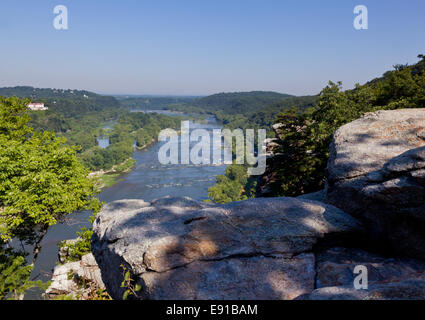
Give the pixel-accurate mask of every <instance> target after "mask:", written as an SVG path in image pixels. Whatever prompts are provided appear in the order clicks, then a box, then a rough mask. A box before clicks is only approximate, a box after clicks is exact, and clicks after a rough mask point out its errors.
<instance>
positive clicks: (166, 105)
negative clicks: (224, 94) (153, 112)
mask: <svg viewBox="0 0 425 320" xmlns="http://www.w3.org/2000/svg"><path fill="white" fill-rule="evenodd" d="M116 98H117V99H118V101H119V102H120V103H121V105H122V106H124V107H126V108H129V109H140V110H149V109H171V108H172V107H173V106H175V105H182V104H187V103H190V102H192V101H193V100H195V99H197V98H198V97H171V96H170V97H155V96H138V97H126V96H116Z"/></svg>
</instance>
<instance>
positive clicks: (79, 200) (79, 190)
mask: <svg viewBox="0 0 425 320" xmlns="http://www.w3.org/2000/svg"><path fill="white" fill-rule="evenodd" d="M26 103H27V101H25V100H19V99H17V98H13V97H12V98H3V97H0V120H1V121H0V249H1V251H0V259H1V260H2V261H3V262H2V268H4V270H5V271H4V274H7V273H8V272H11V274H10V276H9V277H7V278H6V279H3V278H1V279H0V287H2V288H3V289H2V290H3V293H2V296H6V295H7V294H9V293H11V291H10V290H12V289H11V286H12V285H16V287H15V288H14V289H13V292H14V296H16V294H15V292H16V293H17V294H21V291H25V289H27V288H28V287H30V286H33V285H34V283H32V282H29V281H28V277H29V274H30V272H31V268H32V266H25V257H26V255H23V254H19V255H15V254H14V253H13V252H11V251H10V250H7V249H4V247H5V246H6V244H7V242H8V241H10V240H11V239H17V240H21V241H24V242H25V243H27V244H28V245H31V246H32V247H33V248H34V250H33V263H34V261H35V260H36V258H37V255H38V253H39V251H40V249H41V245H40V244H41V241H42V239H43V237H44V235H45V234H46V233H47V230H48V228H49V227H50V226H52V225H54V224H56V223H57V222H58V221H60V220H61V219H62V218H64V217H65V216H66V215H67V214H69V213H72V212H74V211H77V210H83V209H90V210H93V211H94V212H97V211H98V210H99V209H100V206H101V205H100V202H99V201H98V200H97V199H96V198H94V195H95V192H96V188H95V186H94V184H93V182H92V181H91V180H90V179H88V178H87V175H88V170H87V169H85V168H84V166H83V165H82V164H81V163H80V162H79V161H78V160H77V157H76V152H77V148H76V147H70V146H68V145H66V144H65V139H64V138H57V137H56V136H55V135H54V134H53V133H51V132H42V133H41V132H35V131H34V130H33V129H32V128H30V127H29V126H27V123H28V121H29V120H30V118H29V117H28V115H27V113H26Z"/></svg>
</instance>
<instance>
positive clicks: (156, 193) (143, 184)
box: [25, 114, 226, 299]
mask: <svg viewBox="0 0 425 320" xmlns="http://www.w3.org/2000/svg"><path fill="white" fill-rule="evenodd" d="M180 116H181V114H180ZM198 128H202V129H207V130H208V131H211V132H212V130H213V129H217V128H220V126H219V125H217V123H216V122H215V120H214V119H213V118H209V119H207V121H206V123H202V124H201V123H197V122H191V124H190V129H191V130H192V129H198ZM195 143H196V142H195ZM162 144H163V142H162V143H161V142H160V143H156V144H154V145H152V146H150V147H148V148H146V149H144V150H141V151H135V153H134V155H133V158H134V159H135V160H136V164H135V166H134V168H133V170H132V171H131V172H129V173H127V174H124V175H123V176H122V177H121V178H120V180H121V181H120V182H118V183H117V184H115V185H114V186H112V187H110V188H106V189H104V190H103V191H102V193H101V194H99V196H98V197H99V199H100V200H101V201H102V202H105V203H108V202H111V201H115V200H121V199H143V200H146V201H152V200H154V199H157V198H160V197H164V196H188V197H191V198H193V199H195V200H199V201H202V200H205V199H208V188H209V187H211V186H213V185H214V184H215V181H216V179H215V177H216V176H217V175H219V174H224V171H225V169H226V167H225V166H214V165H162V164H161V163H159V161H158V151H159V149H160V147H161V145H162ZM179 145H180V142H179ZM211 154H212V152H211ZM89 216H90V212H78V213H77V212H76V213H72V214H70V215H69V217H68V218H67V221H65V222H63V223H59V224H57V225H55V226H52V227H51V228H50V229H49V231H48V233H47V235H46V236H45V238H44V240H43V242H42V251H41V252H40V254H39V256H38V259H37V262H36V264H35V266H34V270H33V272H32V278H33V277H38V278H37V279H41V280H43V281H47V280H50V279H51V275H52V271H53V268H54V267H55V265H56V264H57V261H58V246H57V243H58V242H59V241H61V240H65V239H74V238H76V232H77V231H78V230H79V229H80V227H81V226H87V227H91V225H90V224H89V223H88V218H89ZM25 298H26V299H40V298H41V292H39V290H31V291H30V292H29V293H28V294H27V295H26V297H25Z"/></svg>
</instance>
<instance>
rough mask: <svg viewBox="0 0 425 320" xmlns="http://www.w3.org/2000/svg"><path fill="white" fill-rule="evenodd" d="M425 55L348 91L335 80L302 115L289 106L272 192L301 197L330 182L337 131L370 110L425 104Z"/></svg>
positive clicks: (282, 117)
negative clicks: (327, 178)
mask: <svg viewBox="0 0 425 320" xmlns="http://www.w3.org/2000/svg"><path fill="white" fill-rule="evenodd" d="M424 71H425V60H424V59H423V58H422V61H420V62H419V63H418V64H416V65H413V66H404V67H402V68H401V67H397V68H396V70H394V71H390V72H387V73H386V74H385V75H384V76H383V77H382V78H379V79H375V80H373V81H371V82H369V83H367V84H365V85H362V86H360V85H357V86H356V88H355V89H353V90H347V91H342V90H341V83H333V82H330V83H329V85H328V86H327V87H326V88H324V89H323V90H322V92H321V93H320V95H319V97H318V101H317V104H316V106H315V108H314V109H313V110H309V112H305V113H303V114H299V113H298V112H297V110H287V111H285V112H283V113H282V114H281V115H280V116H279V117H278V119H277V122H279V123H281V124H282V128H281V132H282V134H281V136H280V137H279V138H280V141H279V144H280V145H279V147H278V148H277V150H275V152H277V153H282V154H283V156H282V157H281V161H280V163H279V164H278V168H277V169H276V172H275V176H274V180H275V181H274V182H273V183H272V184H271V185H270V186H269V187H270V188H271V189H272V193H271V194H270V196H283V195H284V196H298V195H300V194H304V193H311V192H315V191H318V190H320V189H322V188H323V187H324V183H325V170H326V166H327V161H328V158H329V145H330V143H331V142H332V137H333V134H334V132H335V131H336V130H337V129H338V128H339V127H341V126H342V125H344V124H346V123H349V122H351V121H353V120H355V119H358V118H359V117H360V116H361V115H363V114H364V113H366V112H372V111H376V110H393V109H401V108H424V107H425V73H424Z"/></svg>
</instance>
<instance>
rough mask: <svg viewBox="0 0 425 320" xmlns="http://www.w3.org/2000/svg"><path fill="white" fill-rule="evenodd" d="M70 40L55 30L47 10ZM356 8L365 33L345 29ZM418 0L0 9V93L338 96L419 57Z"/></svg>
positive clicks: (104, 3)
mask: <svg viewBox="0 0 425 320" xmlns="http://www.w3.org/2000/svg"><path fill="white" fill-rule="evenodd" d="M56 5H65V6H67V8H68V10H69V29H68V30H62V31H58V30H56V29H54V27H53V19H54V17H55V15H54V13H53V8H54V7H55V6H56ZM356 5H366V6H367V7H368V9H369V29H368V30H361V31H358V30H355V29H354V27H353V20H354V17H355V15H354V13H353V9H354V7H355V6H356ZM424 13H425V1H424V0H407V1H402V0H398V1H395V0H385V1H384V0H356V1H351V0H320V1H319V0H291V1H289V0H167V1H165V0H120V1H118V0H115V1H113V0H53V1H51V0H1V1H0V86H15V85H31V86H36V87H53V88H65V89H67V88H70V89H87V90H91V91H95V92H98V93H108V94H179V95H187V94H194V95H203V94H211V93H216V92H229V91H251V90H272V91H278V92H282V93H290V94H296V95H304V94H316V93H318V92H319V91H320V90H321V89H322V88H323V87H324V86H325V85H326V83H327V82H328V81H329V80H333V81H339V80H341V81H343V83H344V86H345V87H346V88H351V87H352V86H353V85H354V84H355V83H356V82H359V83H364V82H366V81H368V80H371V79H372V78H374V77H377V76H380V75H382V74H383V73H384V72H385V71H387V70H389V69H391V68H392V66H393V65H394V64H398V63H414V62H416V61H417V59H416V57H417V55H418V54H420V53H425V41H424V40H425V18H424Z"/></svg>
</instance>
